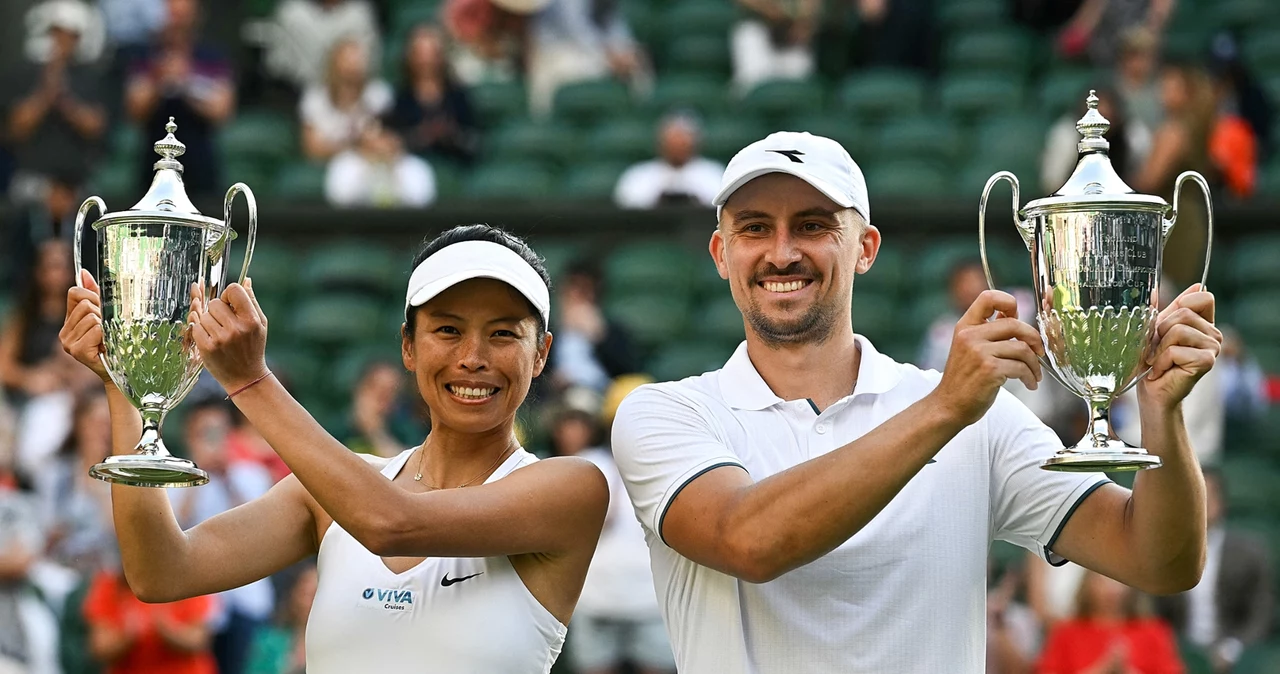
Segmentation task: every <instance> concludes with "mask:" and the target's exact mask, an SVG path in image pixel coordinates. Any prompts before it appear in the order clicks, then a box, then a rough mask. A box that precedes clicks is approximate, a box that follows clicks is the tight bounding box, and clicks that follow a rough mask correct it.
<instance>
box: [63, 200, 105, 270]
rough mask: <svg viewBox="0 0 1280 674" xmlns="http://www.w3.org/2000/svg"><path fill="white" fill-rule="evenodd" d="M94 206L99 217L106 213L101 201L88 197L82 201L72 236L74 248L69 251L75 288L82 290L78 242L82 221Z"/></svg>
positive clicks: (81, 237) (79, 240) (80, 237)
mask: <svg viewBox="0 0 1280 674" xmlns="http://www.w3.org/2000/svg"><path fill="white" fill-rule="evenodd" d="M95 206H96V207H97V209H98V215H100V216H101V215H103V214H105V213H106V212H107V205H106V204H105V203H104V202H103V201H102V199H99V198H98V197H89V198H88V199H85V200H84V203H83V204H80V211H79V212H78V213H76V230H75V234H74V235H73V236H74V241H73V245H74V246H75V248H74V249H73V250H72V251H71V256H72V259H73V260H75V265H76V286H78V287H81V288H83V287H84V285H83V284H81V283H80V270H81V269H84V267H82V266H80V264H81V262H82V260H81V259H80V242H81V241H82V240H83V234H82V233H83V231H84V220H85V218H86V217H88V215H89V209H90V208H93V207H95Z"/></svg>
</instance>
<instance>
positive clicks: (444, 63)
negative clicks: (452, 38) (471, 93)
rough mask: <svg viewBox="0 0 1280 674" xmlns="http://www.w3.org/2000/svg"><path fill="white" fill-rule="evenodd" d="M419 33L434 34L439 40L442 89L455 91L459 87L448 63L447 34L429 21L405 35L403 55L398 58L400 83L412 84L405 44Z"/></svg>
mask: <svg viewBox="0 0 1280 674" xmlns="http://www.w3.org/2000/svg"><path fill="white" fill-rule="evenodd" d="M419 31H427V32H430V33H434V34H435V35H436V37H437V38H438V39H439V40H440V51H441V52H442V53H441V54H440V57H441V58H440V79H441V81H442V82H444V88H445V89H446V90H448V89H457V88H458V87H459V86H461V85H460V84H459V83H458V78H457V76H456V75H455V74H454V72H453V66H452V65H451V64H450V63H449V58H448V56H449V55H448V50H449V34H448V32H447V31H445V29H444V28H442V27H441V26H440V25H439V24H437V23H433V22H430V21H424V22H422V23H419V24H416V25H414V27H413V28H412V29H410V30H409V32H408V34H407V35H408V37H407V39H406V40H405V42H406V44H405V50H404V55H403V56H402V57H401V58H400V81H401V82H404V84H405V86H409V85H410V84H412V83H413V68H411V67H410V66H409V49H408V47H409V45H408V44H407V43H408V42H409V41H410V40H413V38H414V37H415V36H416V35H417V33H418V32H419Z"/></svg>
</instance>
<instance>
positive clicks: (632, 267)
mask: <svg viewBox="0 0 1280 674" xmlns="http://www.w3.org/2000/svg"><path fill="white" fill-rule="evenodd" d="M694 264H695V258H694V256H693V252H692V250H690V249H689V248H688V247H687V246H683V245H680V244H672V243H667V242H663V241H636V242H632V243H628V244H625V245H623V246H620V247H618V248H616V249H614V250H613V251H611V252H610V253H609V255H608V256H607V257H606V258H605V260H604V277H605V286H606V288H607V289H608V293H609V294H610V295H612V294H636V293H657V292H665V293H670V294H676V295H680V296H685V295H688V294H690V291H691V290H692V289H693V288H692V284H693V278H694V276H693V274H694V272H693V268H694Z"/></svg>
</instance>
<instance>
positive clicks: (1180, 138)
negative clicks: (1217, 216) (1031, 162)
mask: <svg viewBox="0 0 1280 674" xmlns="http://www.w3.org/2000/svg"><path fill="white" fill-rule="evenodd" d="M1160 92H1161V99H1162V101H1163V103H1164V111H1165V114H1164V121H1163V122H1162V123H1161V125H1160V127H1159V128H1158V129H1156V131H1155V135H1154V137H1153V138H1152V143H1151V154H1150V155H1149V156H1148V157H1147V160H1146V161H1145V162H1144V163H1143V164H1142V165H1141V166H1139V167H1138V170H1137V172H1136V173H1135V174H1134V177H1133V179H1132V180H1130V181H1129V184H1130V185H1131V186H1133V188H1134V189H1135V190H1137V191H1138V192H1142V193H1145V194H1157V195H1160V196H1163V197H1164V198H1165V199H1166V200H1169V201H1171V200H1172V199H1173V189H1174V180H1175V179H1176V178H1177V176H1178V174H1179V173H1181V172H1182V171H1186V170H1194V171H1199V172H1201V173H1210V168H1211V164H1210V161H1209V134H1210V132H1211V130H1212V128H1213V121H1214V116H1215V115H1214V108H1215V106H1216V100H1215V96H1214V94H1213V89H1212V85H1211V84H1210V82H1209V78H1208V77H1207V76H1206V75H1205V73H1204V72H1203V71H1202V70H1201V69H1200V68H1198V67H1195V66H1193V65H1190V64H1187V63H1170V64H1168V65H1166V66H1165V68H1164V71H1163V73H1162V74H1161V80H1160ZM1197 192H1198V190H1194V189H1191V190H1187V191H1186V192H1184V194H1183V198H1182V199H1183V200H1182V201H1181V202H1180V203H1178V204H1175V206H1176V207H1177V208H1178V225H1177V227H1175V228H1174V230H1173V233H1172V234H1171V235H1170V237H1169V241H1168V242H1166V245H1165V248H1164V270H1165V272H1166V273H1168V274H1169V275H1170V276H1172V277H1173V278H1174V281H1175V283H1176V285H1177V286H1178V287H1186V286H1188V285H1190V284H1191V283H1194V282H1196V281H1199V280H1200V272H1201V269H1202V268H1203V266H1204V253H1203V251H1204V248H1205V238H1206V233H1205V230H1206V223H1205V216H1204V205H1203V199H1204V196H1203V195H1200V194H1198V193H1197Z"/></svg>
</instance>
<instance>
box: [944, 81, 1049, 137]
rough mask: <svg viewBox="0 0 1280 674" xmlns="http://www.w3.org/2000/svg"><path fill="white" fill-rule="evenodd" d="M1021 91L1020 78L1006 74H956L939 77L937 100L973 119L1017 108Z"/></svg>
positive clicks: (959, 116) (1021, 103) (1022, 89)
mask: <svg viewBox="0 0 1280 674" xmlns="http://www.w3.org/2000/svg"><path fill="white" fill-rule="evenodd" d="M1024 95H1025V90H1024V87H1023V86H1022V84H1021V82H1020V81H1017V80H1014V79H1010V78H1008V77H993V76H991V75H979V74H975V75H958V76H954V77H949V78H946V79H945V80H943V82H942V85H941V87H940V89H939V91H938V101H939V103H940V104H941V106H942V109H943V110H945V111H946V112H947V113H948V114H950V115H953V116H955V117H958V118H966V119H973V118H981V117H982V116H991V115H1000V114H1008V113H1010V112H1017V111H1019V110H1021V109H1022V106H1023V101H1024ZM1042 140H1043V139H1042Z"/></svg>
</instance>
